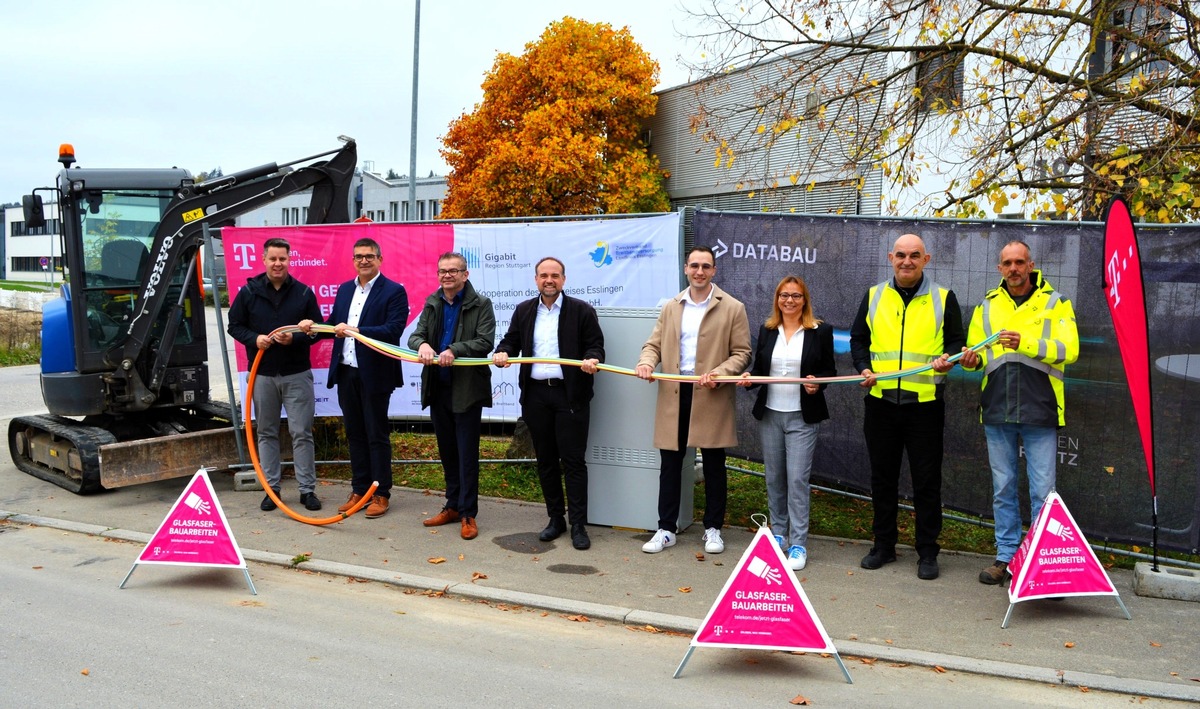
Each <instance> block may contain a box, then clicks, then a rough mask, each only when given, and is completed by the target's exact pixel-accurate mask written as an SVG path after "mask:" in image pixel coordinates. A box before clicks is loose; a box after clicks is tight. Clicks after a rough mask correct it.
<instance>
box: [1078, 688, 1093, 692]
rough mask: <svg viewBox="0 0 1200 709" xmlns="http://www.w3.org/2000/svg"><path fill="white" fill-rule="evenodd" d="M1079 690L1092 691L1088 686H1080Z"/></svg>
mask: <svg viewBox="0 0 1200 709" xmlns="http://www.w3.org/2000/svg"><path fill="white" fill-rule="evenodd" d="M1079 691H1081V692H1084V693H1086V692H1090V691H1092V690H1090V689H1088V688H1087V687H1080V688H1079Z"/></svg>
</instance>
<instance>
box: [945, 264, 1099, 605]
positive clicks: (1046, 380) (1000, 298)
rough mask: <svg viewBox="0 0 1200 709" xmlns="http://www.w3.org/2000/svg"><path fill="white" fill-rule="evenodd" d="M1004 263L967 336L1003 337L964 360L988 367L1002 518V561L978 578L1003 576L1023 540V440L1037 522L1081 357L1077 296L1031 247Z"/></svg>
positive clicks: (986, 392) (988, 417)
mask: <svg viewBox="0 0 1200 709" xmlns="http://www.w3.org/2000/svg"><path fill="white" fill-rule="evenodd" d="M997 269H998V270H999V271H1000V275H1001V277H1002V280H1001V282H1000V285H999V286H998V287H997V288H994V289H992V290H990V291H988V293H987V295H985V296H984V298H983V302H982V303H980V304H979V305H978V306H977V307H976V308H975V313H974V315H973V316H972V317H971V327H970V330H969V331H968V334H967V342H968V343H972V342H974V343H978V342H982V341H983V340H984V339H986V338H987V337H990V336H991V335H992V334H993V333H996V332H999V333H1000V339H999V340H997V342H996V343H995V344H994V345H992V346H990V347H988V348H987V349H986V350H984V351H983V352H982V353H981V354H976V353H975V352H972V351H971V350H967V349H966V348H964V352H963V356H962V360H961V361H960V364H962V366H963V368H964V369H971V370H975V369H979V368H980V367H983V368H984V374H983V393H982V395H981V397H980V400H981V406H980V408H981V410H982V420H983V430H984V433H985V434H986V436H987V444H988V459H989V460H990V462H991V467H992V513H993V516H994V517H995V520H996V561H994V562H993V563H992V564H991V565H990V566H988V567H987V568H985V569H984V570H983V571H981V572H979V582H980V583H984V584H988V585H996V584H1001V583H1003V582H1004V580H1005V578H1006V576H1007V575H1008V562H1010V561H1012V558H1013V554H1015V553H1016V551H1017V547H1018V546H1019V545H1020V544H1021V507H1020V503H1019V501H1018V499H1017V474H1018V459H1019V458H1020V456H1021V447H1022V446H1023V447H1024V453H1025V474H1026V476H1027V477H1028V478H1029V502H1030V507H1031V509H1030V517H1029V519H1030V521H1031V522H1032V520H1035V519H1037V516H1038V512H1040V511H1041V509H1042V503H1043V502H1045V501H1046V496H1047V495H1049V494H1050V493H1051V492H1052V491H1053V490H1054V485H1055V464H1056V463H1057V461H1058V428H1060V427H1062V426H1063V425H1065V424H1066V418H1065V407H1064V405H1063V380H1064V370H1065V369H1066V366H1067V365H1068V364H1070V363H1072V362H1074V361H1075V360H1076V359H1078V358H1079V332H1078V330H1076V327H1075V310H1074V308H1072V307H1071V301H1069V300H1067V299H1066V297H1064V296H1063V295H1062V294H1061V293H1059V292H1057V291H1055V290H1054V289H1053V288H1051V287H1050V284H1049V283H1047V282H1046V281H1045V279H1043V278H1042V273H1041V271H1038V270H1036V269H1035V268H1034V263H1033V255H1032V254H1031V253H1030V250H1029V246H1028V245H1027V244H1026V243H1025V242H1023V241H1010V242H1009V243H1007V244H1005V246H1004V248H1003V249H1001V250H1000V263H999V264H998V265H997ZM1018 438H1019V439H1020V443H1018V440H1017V439H1018Z"/></svg>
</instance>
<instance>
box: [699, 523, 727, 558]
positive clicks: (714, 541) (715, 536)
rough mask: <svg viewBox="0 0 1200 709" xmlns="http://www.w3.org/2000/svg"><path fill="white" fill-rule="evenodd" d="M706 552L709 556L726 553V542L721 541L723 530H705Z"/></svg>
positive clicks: (710, 528)
mask: <svg viewBox="0 0 1200 709" xmlns="http://www.w3.org/2000/svg"><path fill="white" fill-rule="evenodd" d="M704 551H706V552H707V553H709V554H720V553H721V552H723V551H725V542H724V541H722V540H721V530H719V529H713V528H712V527H709V528H708V529H706V530H704Z"/></svg>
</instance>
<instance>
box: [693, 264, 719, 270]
mask: <svg viewBox="0 0 1200 709" xmlns="http://www.w3.org/2000/svg"><path fill="white" fill-rule="evenodd" d="M688 268H690V269H692V270H693V271H711V270H713V269H714V268H716V266H715V265H714V264H711V263H689V264H688Z"/></svg>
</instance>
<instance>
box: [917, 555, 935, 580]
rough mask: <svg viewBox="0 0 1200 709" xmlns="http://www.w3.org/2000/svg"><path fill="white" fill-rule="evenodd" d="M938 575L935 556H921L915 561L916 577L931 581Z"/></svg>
mask: <svg viewBox="0 0 1200 709" xmlns="http://www.w3.org/2000/svg"><path fill="white" fill-rule="evenodd" d="M937 577H938V563H937V557H936V556H926V557H921V560H920V561H918V562H917V578H919V579H921V580H922V581H932V580H934V579H935V578H937Z"/></svg>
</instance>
